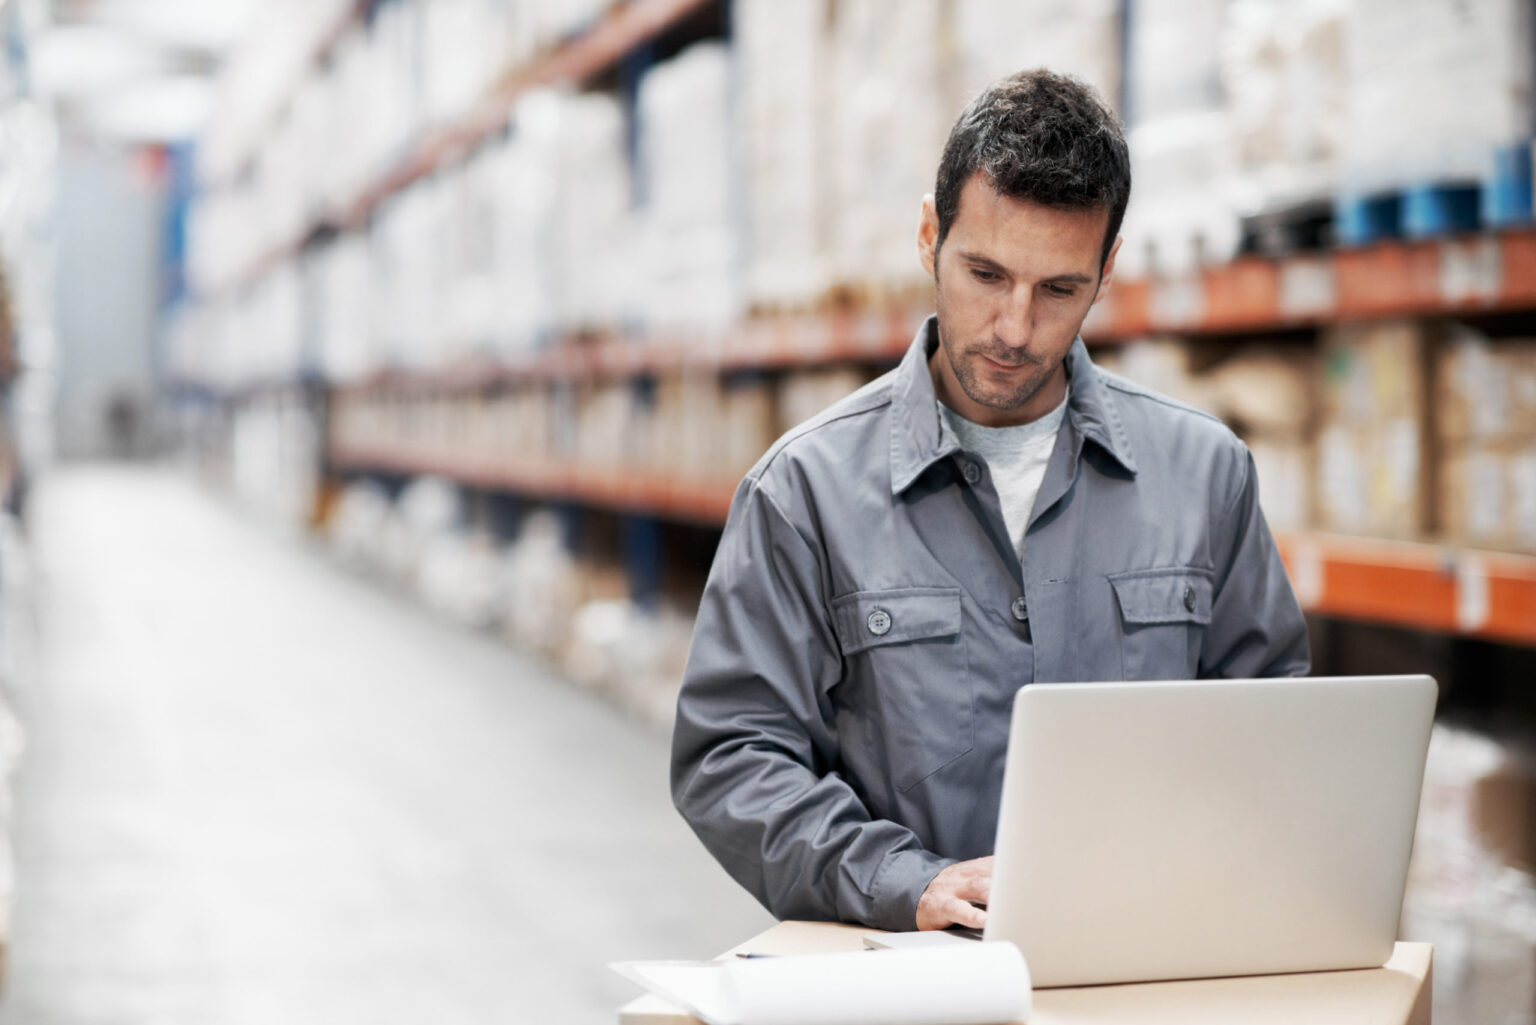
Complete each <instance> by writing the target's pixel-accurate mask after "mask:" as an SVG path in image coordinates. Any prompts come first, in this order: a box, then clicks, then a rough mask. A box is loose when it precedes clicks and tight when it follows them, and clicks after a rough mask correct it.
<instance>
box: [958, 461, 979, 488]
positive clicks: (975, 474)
mask: <svg viewBox="0 0 1536 1025" xmlns="http://www.w3.org/2000/svg"><path fill="white" fill-rule="evenodd" d="M961 465H962V466H963V467H964V468H963V469H962V470H961V471H960V472H961V473H963V474H965V482H966V483H967V484H977V483H980V481H981V467H979V466H977V465H976V464H975V463H973V462H971V461H970V460H966V461H965V462H964V463H962V464H961Z"/></svg>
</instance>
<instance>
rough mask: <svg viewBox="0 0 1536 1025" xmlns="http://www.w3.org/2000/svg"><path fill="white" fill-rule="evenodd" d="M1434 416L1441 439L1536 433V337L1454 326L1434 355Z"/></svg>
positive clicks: (1499, 436)
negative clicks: (1506, 336) (1498, 337)
mask: <svg viewBox="0 0 1536 1025" xmlns="http://www.w3.org/2000/svg"><path fill="white" fill-rule="evenodd" d="M1435 417H1436V424H1435V433H1436V434H1437V435H1438V436H1439V437H1441V438H1443V439H1447V440H1461V439H1465V438H1485V439H1493V438H1505V437H1516V438H1518V437H1530V436H1532V435H1536V339H1520V340H1512V341H1500V342H1491V341H1489V340H1488V339H1487V338H1485V337H1483V336H1481V335H1479V334H1476V333H1474V332H1471V331H1459V332H1458V333H1457V335H1456V337H1454V338H1453V339H1451V340H1449V341H1448V343H1447V344H1446V345H1445V346H1444V347H1442V348H1441V350H1440V352H1439V353H1438V354H1437V356H1436V360H1435Z"/></svg>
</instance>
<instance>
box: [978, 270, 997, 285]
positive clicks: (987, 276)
mask: <svg viewBox="0 0 1536 1025" xmlns="http://www.w3.org/2000/svg"><path fill="white" fill-rule="evenodd" d="M971 277H973V278H975V279H976V280H977V281H983V282H986V283H987V284H991V283H992V282H994V281H996V280H997V279H998V275H997V273H996V272H995V271H989V270H982V269H981V268H980V267H973V268H971Z"/></svg>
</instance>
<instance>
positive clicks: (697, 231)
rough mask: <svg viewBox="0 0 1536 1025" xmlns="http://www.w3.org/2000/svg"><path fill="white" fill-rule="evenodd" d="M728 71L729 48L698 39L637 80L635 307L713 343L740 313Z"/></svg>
mask: <svg viewBox="0 0 1536 1025" xmlns="http://www.w3.org/2000/svg"><path fill="white" fill-rule="evenodd" d="M730 78H731V57H730V51H729V50H728V49H727V48H726V46H725V45H724V44H722V43H717V42H706V43H698V44H695V45H694V46H692V47H690V48H689V49H688V50H686V51H684V52H683V53H682V54H679V55H678V56H677V57H675V58H673V59H672V60H670V61H666V62H664V63H662V64H658V65H656V67H654V68H652V69H651V70H650V71H649V72H648V73H647V74H646V76H645V78H644V79H642V80H641V83H640V95H639V98H638V100H637V104H638V117H639V123H640V125H641V128H642V131H641V134H640V143H639V161H638V168H637V170H638V173H639V175H640V191H641V193H642V194H643V195H644V200H645V202H644V210H643V213H642V215H641V216H642V229H641V230H642V237H641V238H642V240H641V247H642V248H641V254H642V262H643V266H644V267H645V279H644V283H643V287H641V288H640V294H639V297H638V302H637V306H638V309H639V311H640V314H641V318H642V321H643V323H644V324H645V326H646V327H647V328H648V329H649V330H650V331H652V332H653V333H657V334H663V335H674V336H682V337H685V338H689V339H692V340H695V341H700V342H702V341H708V342H711V343H714V342H718V341H719V336H720V335H722V334H723V333H724V332H725V330H726V328H727V327H728V326H729V325H731V324H733V323H735V321H736V320H737V318H738V317H739V316H740V315H741V311H742V306H743V303H742V288H741V253H740V242H741V233H740V225H739V224H738V223H737V211H738V209H739V207H738V205H737V204H738V197H737V195H736V192H735V178H736V175H735V161H734V147H735V141H734V137H733V130H734V122H733V118H732V116H731V93H730ZM591 241H592V242H593V243H595V244H596V245H599V246H600V245H602V244H604V240H602V239H593V240H591Z"/></svg>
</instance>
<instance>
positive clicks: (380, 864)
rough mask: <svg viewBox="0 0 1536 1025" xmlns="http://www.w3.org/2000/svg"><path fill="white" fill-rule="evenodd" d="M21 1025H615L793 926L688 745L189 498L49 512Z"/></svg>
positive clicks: (84, 495) (13, 962)
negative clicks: (727, 857) (720, 851)
mask: <svg viewBox="0 0 1536 1025" xmlns="http://www.w3.org/2000/svg"><path fill="white" fill-rule="evenodd" d="M32 523H33V524H34V532H35V545H34V567H35V568H34V574H33V578H34V579H33V587H32V590H33V592H34V604H35V609H36V621H37V638H36V642H35V651H34V652H33V655H32V656H31V657H26V658H23V659H22V663H21V665H20V667H19V668H18V676H19V679H18V680H17V682H16V684H15V686H16V690H17V702H18V704H19V705H20V710H21V714H22V716H23V719H24V721H25V723H26V727H27V731H28V737H27V739H28V750H27V753H26V755H25V758H24V762H23V767H22V772H21V775H20V777H19V779H18V780H17V782H16V786H17V795H18V807H17V810H16V820H15V823H14V827H13V832H14V845H15V849H16V854H17V860H18V868H17V875H18V880H17V902H16V918H15V922H14V929H13V941H12V945H11V949H10V951H9V953H8V956H9V964H8V966H7V967H8V972H7V974H8V978H7V980H6V987H5V988H6V992H5V995H4V998H3V1001H0V1022H5V1023H17V1025H53V1023H61V1025H62V1023H70V1025H73V1023H92V1025H95V1023H113V1025H116V1023H138V1022H148V1023H156V1025H172V1023H183V1022H185V1023H194V1022H195V1023H198V1025H211V1023H220V1025H222V1023H247V1022H249V1023H257V1022H260V1023H263V1025H271V1023H275V1022H283V1023H285V1025H299V1023H304V1022H316V1023H320V1022H324V1023H326V1025H341V1023H348V1022H359V1023H361V1022H367V1023H369V1025H379V1023H390V1022H400V1023H412V1025H453V1023H459V1022H464V1023H468V1022H475V1023H489V1022H541V1023H542V1022H602V1021H612V1020H614V1018H613V1012H614V1009H615V1008H616V1007H617V1006H618V1005H619V1004H620V1003H622V1002H623V1001H624V1000H626V999H628V997H629V996H631V995H633V994H634V992H635V991H634V990H633V989H632V987H630V986H629V984H628V983H626V982H625V981H624V980H622V979H619V978H617V977H616V976H611V973H609V972H607V971H606V969H605V968H604V967H603V965H604V963H605V962H606V961H608V960H610V959H620V958H635V957H696V956H704V955H709V954H713V953H715V952H717V951H719V950H721V949H723V948H725V947H726V946H729V945H730V944H732V943H734V942H736V941H738V940H739V939H742V938H745V937H746V936H748V935H750V934H752V933H753V932H755V931H757V930H759V929H761V928H763V927H765V926H766V925H768V924H769V922H770V919H769V918H768V917H767V915H766V914H765V913H764V912H763V911H762V910H761V909H760V908H759V907H758V906H757V905H756V903H755V902H753V901H752V900H751V898H750V897H748V896H747V895H746V894H745V893H744V892H743V891H741V890H740V889H738V888H737V887H736V886H735V884H734V883H732V882H731V881H730V880H729V879H728V878H727V877H726V876H725V875H724V873H723V872H722V871H721V870H720V869H719V868H718V867H717V866H716V865H715V864H714V862H713V861H712V860H710V859H709V857H708V855H707V854H705V852H704V851H703V849H702V848H701V847H700V846H699V844H698V842H697V841H696V840H695V839H694V838H693V836H692V834H691V833H689V832H688V830H687V828H686V827H685V826H684V825H683V824H682V822H681V821H680V820H679V819H678V817H677V815H676V813H675V812H674V811H673V810H672V807H671V804H670V802H669V800H668V797H667V793H666V742H665V739H664V738H662V737H660V736H658V735H656V733H655V732H654V731H652V730H648V729H646V728H643V727H641V726H638V725H636V724H634V723H632V722H631V721H629V720H628V719H626V718H625V717H624V716H623V715H622V714H621V713H619V712H618V711H616V710H614V709H613V708H612V707H610V706H609V705H607V704H605V703H603V702H602V701H600V700H598V699H596V698H594V697H592V696H590V695H588V694H586V693H583V692H580V691H578V690H576V689H575V688H573V687H572V686H570V685H568V684H565V683H563V682H562V681H561V680H559V679H558V678H556V677H555V676H554V675H553V674H552V673H551V672H550V671H549V670H548V669H547V668H545V667H544V666H542V665H541V664H539V663H537V662H534V661H531V660H528V659H524V658H521V657H519V656H518V655H516V654H514V653H513V652H511V651H510V650H509V649H508V648H507V647H506V646H504V645H503V644H501V643H499V642H498V641H496V640H495V639H494V638H490V637H485V636H479V635H475V634H471V633H469V632H467V631H465V630H462V629H460V628H457V627H455V626H452V625H450V624H447V623H444V622H439V621H437V620H436V619H434V618H433V617H432V616H431V615H429V614H428V613H426V612H424V611H422V610H421V609H420V608H418V607H416V606H414V605H413V604H411V603H409V602H408V601H406V600H404V599H401V598H398V597H394V596H391V595H389V594H387V593H384V592H382V591H381V590H380V589H379V588H378V587H377V586H375V585H373V584H371V583H368V582H365V581H362V580H359V579H356V578H354V577H352V576H349V575H348V574H346V573H343V572H342V571H340V570H338V569H336V568H335V567H333V566H331V565H329V564H328V563H327V562H326V561H325V559H323V558H321V557H319V556H318V555H317V553H316V552H315V551H311V550H306V548H305V546H304V545H302V544H300V543H297V542H294V541H291V540H282V539H280V538H278V537H276V536H275V535H273V534H271V533H269V532H267V531H265V530H263V529H261V528H258V527H257V526H256V525H254V524H252V523H249V522H246V521H244V520H243V519H242V518H241V517H239V516H238V515H236V514H235V513H234V512H233V511H232V510H231V509H229V508H228V507H227V506H225V505H224V504H222V503H221V502H219V501H216V500H214V499H211V498H209V497H206V496H205V495H203V494H202V493H201V492H199V491H198V490H197V489H196V488H194V487H193V486H192V485H191V484H190V483H187V482H185V481H184V480H182V479H181V478H180V477H178V476H177V475H175V474H173V473H170V472H167V471H158V470H144V469H124V468H86V469H72V470H66V471H60V472H57V473H55V475H54V476H53V477H51V478H49V479H46V480H45V481H44V483H43V485H42V486H41V487H40V488H39V490H38V492H37V494H36V502H35V505H34V506H33V516H32Z"/></svg>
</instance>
